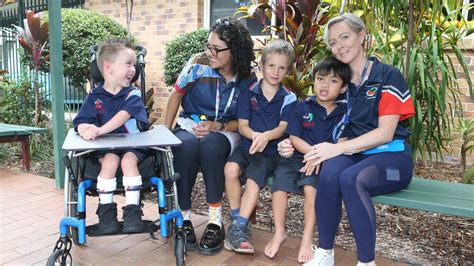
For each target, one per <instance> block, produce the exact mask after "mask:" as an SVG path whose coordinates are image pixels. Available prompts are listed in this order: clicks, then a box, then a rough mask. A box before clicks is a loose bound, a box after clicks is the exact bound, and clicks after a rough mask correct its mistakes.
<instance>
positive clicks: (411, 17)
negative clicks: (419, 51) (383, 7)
mask: <svg viewBox="0 0 474 266" xmlns="http://www.w3.org/2000/svg"><path fill="white" fill-rule="evenodd" d="M413 5H414V4H413V0H408V41H407V54H406V58H405V71H404V73H403V76H404V77H405V80H406V79H407V75H408V71H409V69H410V65H409V64H410V53H411V47H412V46H413V41H414V35H413V34H414V27H415V22H414V21H415V18H414V16H415V14H414V10H413Z"/></svg>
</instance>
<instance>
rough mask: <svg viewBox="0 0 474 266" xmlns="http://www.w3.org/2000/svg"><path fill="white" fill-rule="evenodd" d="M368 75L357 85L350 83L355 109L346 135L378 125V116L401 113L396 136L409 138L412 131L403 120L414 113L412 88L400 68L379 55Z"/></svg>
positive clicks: (351, 114)
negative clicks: (391, 64) (408, 85)
mask: <svg viewBox="0 0 474 266" xmlns="http://www.w3.org/2000/svg"><path fill="white" fill-rule="evenodd" d="M369 60H372V61H373V65H372V70H371V71H370V75H369V77H368V79H367V80H366V81H365V82H364V83H363V84H362V86H361V87H360V88H357V87H356V86H355V85H354V84H349V101H350V102H351V105H352V110H351V113H350V116H349V126H348V127H346V130H345V132H344V135H347V136H348V137H349V138H355V137H358V136H360V135H363V134H365V133H367V132H369V131H371V130H373V129H375V128H377V127H378V119H379V116H383V115H400V121H399V123H398V125H397V128H396V130H395V135H394V139H407V138H408V137H409V136H410V132H409V131H408V130H407V128H406V121H403V120H405V119H407V118H409V117H410V116H412V115H414V114H415V109H414V107H413V102H412V98H411V96H410V91H409V90H408V87H407V84H406V82H405V79H404V78H403V76H402V74H401V73H400V71H399V70H398V69H397V68H395V67H393V66H390V65H386V64H382V63H381V62H380V61H379V60H377V59H376V58H369Z"/></svg>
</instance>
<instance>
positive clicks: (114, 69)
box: [73, 41, 148, 234]
mask: <svg viewBox="0 0 474 266" xmlns="http://www.w3.org/2000/svg"><path fill="white" fill-rule="evenodd" d="M135 64H136V55H135V51H134V49H133V46H131V45H130V43H129V42H127V41H108V42H105V43H104V44H102V45H101V46H100V49H99V54H98V58H97V65H98V67H99V70H100V72H101V74H102V76H103V77H104V82H103V83H99V85H98V86H97V87H96V88H95V89H93V90H92V91H91V92H90V94H89V95H88V96H87V98H86V100H85V102H84V105H83V106H82V108H81V110H80V111H79V114H78V115H77V116H76V118H75V119H74V121H73V124H74V127H75V129H76V131H77V132H79V134H80V135H81V137H83V138H84V139H87V140H93V139H95V138H97V137H98V136H101V135H104V134H107V133H137V132H139V131H138V127H137V121H139V122H142V123H145V124H146V123H147V122H148V120H147V115H146V110H145V107H144V106H143V103H142V101H141V92H140V90H139V89H137V88H135V87H132V86H130V82H131V81H132V78H133V77H134V75H135V71H136V70H135ZM97 155H98V159H99V162H100V164H101V170H100V173H99V176H98V177H97V191H98V193H99V200H100V203H99V207H98V208H97V212H96V213H97V214H98V216H99V230H100V232H101V233H102V234H113V233H116V232H118V231H119V230H120V227H119V223H118V220H117V204H116V203H114V202H113V198H112V197H113V192H114V191H115V189H116V188H117V181H116V177H115V173H116V171H117V168H118V167H119V166H120V167H121V168H122V172H123V186H124V187H125V190H126V191H125V197H126V206H125V207H123V208H122V209H123V231H124V232H125V233H135V232H142V231H143V221H142V218H141V216H142V210H141V207H140V205H139V202H140V189H141V187H142V179H141V176H140V173H139V172H138V163H139V162H140V161H141V160H143V159H144V158H145V154H144V153H143V150H137V149H135V150H132V149H127V150H111V151H98V152H97Z"/></svg>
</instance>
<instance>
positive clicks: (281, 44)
mask: <svg viewBox="0 0 474 266" xmlns="http://www.w3.org/2000/svg"><path fill="white" fill-rule="evenodd" d="M273 53H277V54H283V55H286V57H287V58H288V67H289V68H291V65H293V62H294V61H295V50H294V49H293V46H291V44H290V43H289V42H287V41H284V40H281V39H276V40H273V41H271V42H269V43H268V44H267V45H265V46H264V47H263V48H262V57H261V59H260V61H261V62H262V64H265V62H266V61H267V59H268V56H269V55H270V54H273Z"/></svg>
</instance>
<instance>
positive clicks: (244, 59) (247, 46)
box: [211, 17, 255, 78]
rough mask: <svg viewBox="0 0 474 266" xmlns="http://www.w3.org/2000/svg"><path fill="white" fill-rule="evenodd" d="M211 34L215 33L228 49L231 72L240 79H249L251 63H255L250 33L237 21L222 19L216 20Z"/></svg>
mask: <svg viewBox="0 0 474 266" xmlns="http://www.w3.org/2000/svg"><path fill="white" fill-rule="evenodd" d="M211 32H215V33H217V35H219V38H220V39H221V40H223V41H224V42H225V43H226V44H227V46H229V48H230V54H231V58H232V71H233V72H234V74H237V75H238V76H239V77H241V78H247V77H250V75H251V71H252V62H254V61H255V54H254V53H253V41H252V38H250V32H249V31H248V30H247V28H245V26H244V25H243V24H242V23H241V22H240V21H238V20H237V19H234V18H230V17H224V18H220V19H218V20H216V23H214V25H212V27H211Z"/></svg>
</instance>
